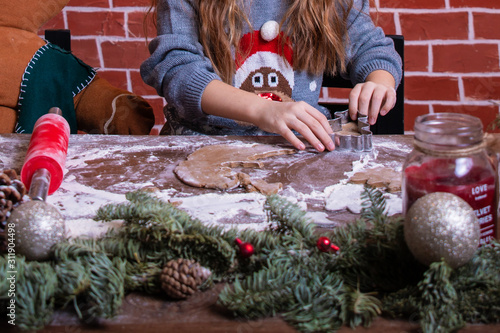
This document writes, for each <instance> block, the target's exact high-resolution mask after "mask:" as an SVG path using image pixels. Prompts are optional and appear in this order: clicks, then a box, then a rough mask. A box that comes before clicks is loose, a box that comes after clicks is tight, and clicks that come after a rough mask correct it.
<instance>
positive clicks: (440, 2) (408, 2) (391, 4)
mask: <svg viewBox="0 0 500 333" xmlns="http://www.w3.org/2000/svg"><path fill="white" fill-rule="evenodd" d="M379 7H380V8H412V9H437V8H445V0H405V1H401V0H380V6H379Z"/></svg>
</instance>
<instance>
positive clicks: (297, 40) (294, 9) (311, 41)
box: [148, 0, 353, 83]
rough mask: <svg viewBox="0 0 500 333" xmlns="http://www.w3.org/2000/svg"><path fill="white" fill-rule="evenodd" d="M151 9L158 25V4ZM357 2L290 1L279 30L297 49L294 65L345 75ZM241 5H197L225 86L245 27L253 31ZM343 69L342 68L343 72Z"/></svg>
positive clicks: (233, 1) (201, 0) (208, 51)
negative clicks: (349, 25) (349, 26)
mask: <svg viewBox="0 0 500 333" xmlns="http://www.w3.org/2000/svg"><path fill="white" fill-rule="evenodd" d="M158 1H159V0H152V4H151V7H150V8H149V10H148V13H149V14H152V19H153V22H155V23H156V5H157V3H158ZM352 3H353V1H352V0H291V5H290V7H289V8H288V10H287V12H286V14H285V16H284V17H283V19H282V21H281V22H280V30H281V28H282V27H284V33H285V35H286V36H288V37H289V41H290V43H291V45H292V47H293V51H294V52H293V56H294V58H293V66H294V68H296V69H298V70H305V71H308V72H310V73H313V74H321V73H322V72H329V73H332V74H333V73H335V72H336V71H337V69H340V70H341V71H344V70H345V67H346V64H345V42H346V38H347V16H348V14H349V12H350V10H351V9H352V6H353V4H352ZM243 7H244V5H243V1H241V0H215V1H213V0H198V7H197V10H198V13H197V14H198V18H199V22H198V31H199V35H200V36H199V38H200V43H201V45H202V46H203V48H204V52H205V55H206V56H207V57H208V58H209V59H210V61H211V62H212V65H213V66H214V69H215V70H216V72H217V73H218V74H219V76H220V77H221V78H222V79H223V80H224V81H225V82H226V83H231V81H232V78H233V75H234V70H235V69H234V68H235V64H234V59H233V56H232V53H231V50H232V48H237V47H238V43H239V40H240V38H241V34H242V31H243V30H244V27H245V25H247V26H248V28H249V29H250V30H252V27H251V24H250V22H249V20H248V18H247V16H246V14H245V10H244V8H243ZM339 66H340V68H338V67H339Z"/></svg>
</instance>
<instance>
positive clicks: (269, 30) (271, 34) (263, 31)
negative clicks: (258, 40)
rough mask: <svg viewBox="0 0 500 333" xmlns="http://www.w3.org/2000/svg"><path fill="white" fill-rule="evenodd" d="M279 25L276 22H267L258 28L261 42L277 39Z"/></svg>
mask: <svg viewBox="0 0 500 333" xmlns="http://www.w3.org/2000/svg"><path fill="white" fill-rule="evenodd" d="M279 32H280V25H279V23H278V22H276V21H267V22H266V23H264V24H263V25H262V27H261V28H260V36H261V37H262V39H263V40H265V41H267V42H269V41H272V40H273V39H275V38H276V37H278V34H279Z"/></svg>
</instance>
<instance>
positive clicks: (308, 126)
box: [254, 101, 335, 151]
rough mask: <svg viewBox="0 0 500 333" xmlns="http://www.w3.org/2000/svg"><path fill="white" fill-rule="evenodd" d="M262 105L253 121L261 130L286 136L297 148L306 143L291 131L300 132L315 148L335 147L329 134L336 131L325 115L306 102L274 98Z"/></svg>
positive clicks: (301, 147) (302, 146)
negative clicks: (284, 100) (264, 106)
mask: <svg viewBox="0 0 500 333" xmlns="http://www.w3.org/2000/svg"><path fill="white" fill-rule="evenodd" d="M267 105H268V108H266V109H261V112H259V113H258V115H257V117H256V118H255V119H254V124H255V125H256V126H258V127H259V128H261V129H262V130H264V131H266V132H270V133H276V134H279V135H281V136H283V137H284V138H285V139H286V140H287V141H288V142H290V143H291V144H292V145H293V146H294V147H295V148H297V149H300V150H303V149H305V145H304V143H303V142H302V141H300V139H299V138H297V136H296V135H295V134H294V133H293V132H292V130H295V131H297V132H298V133H300V134H301V135H302V136H303V137H304V139H306V140H307V141H308V142H309V143H310V144H311V145H312V146H313V147H314V148H316V150H318V151H324V150H325V148H326V149H328V150H334V149H335V144H334V143H333V141H332V139H331V137H330V134H332V133H333V131H332V128H331V127H330V124H329V123H328V120H327V119H326V117H325V115H323V114H322V113H321V112H319V111H318V110H316V109H315V108H314V107H312V106H311V105H309V104H307V103H306V102H271V101H267Z"/></svg>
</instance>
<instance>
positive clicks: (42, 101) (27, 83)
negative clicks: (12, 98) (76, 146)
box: [16, 43, 95, 134]
mask: <svg viewBox="0 0 500 333" xmlns="http://www.w3.org/2000/svg"><path fill="white" fill-rule="evenodd" d="M94 76H95V70H94V69H93V68H92V67H90V66H88V65H87V64H85V63H83V62H82V61H81V60H80V59H78V58H76V57H75V56H74V55H73V54H72V53H71V52H69V51H65V50H63V49H61V48H60V47H58V46H56V45H54V44H51V43H47V44H46V45H44V46H42V47H41V48H40V49H38V51H37V52H36V53H35V55H34V56H33V58H32V59H31V61H30V63H29V64H28V66H27V67H26V70H25V72H24V75H23V80H22V82H21V93H20V94H19V105H18V109H19V115H18V120H17V122H18V123H17V125H16V132H17V133H32V132H33V127H34V125H35V122H36V121H37V120H38V118H40V117H41V116H43V115H44V114H46V113H47V112H48V111H49V109H50V108H51V107H55V106H56V107H58V108H60V109H61V110H62V111H63V116H64V118H66V120H67V121H68V123H69V126H70V129H71V133H73V134H74V133H76V132H77V124H76V114H75V106H74V103H73V97H74V96H76V95H77V94H78V93H79V92H80V91H82V90H83V89H84V88H85V87H86V86H87V85H88V84H89V83H90V82H91V81H92V79H93V78H94Z"/></svg>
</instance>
